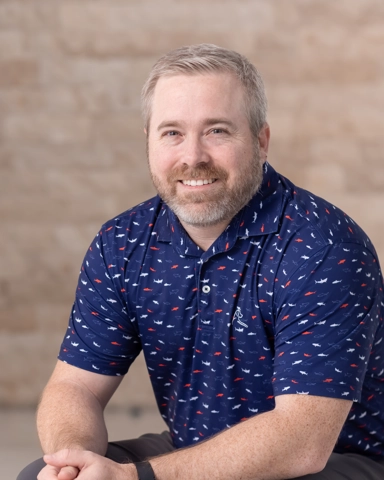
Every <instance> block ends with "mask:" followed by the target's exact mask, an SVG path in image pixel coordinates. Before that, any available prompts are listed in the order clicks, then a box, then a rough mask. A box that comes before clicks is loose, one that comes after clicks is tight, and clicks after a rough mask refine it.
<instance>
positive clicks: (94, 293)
mask: <svg viewBox="0 0 384 480" xmlns="http://www.w3.org/2000/svg"><path fill="white" fill-rule="evenodd" d="M383 302H384V297H383V280H382V275H381V271H380V266H379V263H378V258H377V255H376V252H375V250H374V247H373V246H372V244H371V242H370V240H369V238H368V237H367V235H366V234H365V233H364V232H363V231H362V230H361V229H360V228H359V226H358V225H356V223H355V222H354V221H353V220H352V219H351V218H350V217H348V216H347V215H346V214H345V213H343V212H342V211H341V210H339V209H338V208H336V207H335V206H333V205H331V204H330V203H328V202H327V201H325V200H323V199H321V198H319V197H317V196H315V195H313V194H311V193H309V192H307V191H305V190H303V189H301V188H298V187H296V186H294V185H293V184H292V183H291V182H290V181H289V180H288V179H286V178H284V177H283V176H281V175H279V174H278V173H277V172H276V171H275V170H274V169H273V168H272V167H271V165H269V164H268V163H266V164H265V166H264V180H263V184H262V186H261V188H260V191H259V192H258V193H257V194H256V195H255V196H254V198H253V199H252V200H251V201H250V203H249V204H248V205H247V206H246V207H244V208H243V209H242V210H241V211H240V212H239V213H238V214H237V215H236V216H235V217H234V218H233V220H232V221H231V223H230V224H229V225H228V227H227V228H226V230H225V231H224V232H223V233H222V235H221V236H220V237H219V238H218V239H217V240H216V241H215V242H214V243H213V245H212V246H211V247H210V248H209V249H208V250H207V251H205V252H204V251H202V250H201V249H200V248H199V247H198V246H197V245H196V244H195V243H194V242H193V241H191V239H190V238H189V236H188V235H187V233H186V232H185V230H184V229H183V227H182V226H181V224H180V223H179V221H178V219H177V218H176V217H175V215H174V214H173V212H172V211H171V210H170V209H169V208H168V207H167V206H166V205H165V204H164V203H163V202H162V201H161V199H160V198H159V197H154V198H152V199H151V200H149V201H147V202H144V203H142V204H140V205H139V206H137V207H135V208H132V209H130V210H128V211H127V212H124V213H123V214H121V215H119V216H118V217H116V218H114V219H112V220H110V221H109V222H107V223H106V224H105V225H103V227H102V228H101V230H100V231H99V233H98V234H97V236H96V238H95V239H94V241H93V242H92V244H91V246H90V247H89V250H88V252H87V253H86V256H85V258H84V262H83V265H82V267H81V271H80V276H79V282H78V287H77V291H76V299H75V303H74V306H73V310H72V313H71V316H70V321H69V326H68V330H67V333H66V335H65V338H64V341H63V344H62V347H61V351H60V354H59V358H60V359H61V360H63V361H65V362H68V363H69V364H72V365H75V366H77V367H79V368H82V369H86V370H89V371H92V372H96V373H99V374H103V375H125V374H126V373H127V371H128V369H129V367H130V365H131V364H132V362H133V361H134V359H135V358H136V357H137V355H138V354H139V353H140V351H141V350H143V353H144V356H145V360H146V364H147V368H148V373H149V375H150V379H151V382H152V385H153V389H154V393H155V396H156V401H157V404H158V407H159V410H160V413H161V415H162V417H163V418H164V420H165V422H166V423H167V425H168V427H169V429H170V432H171V434H172V438H173V442H174V444H175V446H176V447H177V448H178V447H185V446H188V445H193V444H195V443H196V442H199V441H200V440H202V439H206V438H208V437H209V436H211V435H213V434H215V433H217V432H219V431H221V430H223V429H225V428H228V427H231V426H232V425H234V424H236V423H238V422H240V421H243V420H246V419H248V418H249V417H251V416H254V415H258V414H260V413H263V412H266V411H269V410H271V409H273V408H274V406H275V397H276V396H277V395H284V394H301V395H318V396H326V397H332V398H342V399H343V398H345V399H348V400H353V402H354V403H353V407H352V409H351V412H350V414H349V416H348V419H347V421H346V423H345V425H344V427H343V430H342V432H341V434H340V437H339V440H338V442H337V445H336V447H335V451H336V452H340V453H345V452H356V453H364V454H365V455H371V456H376V457H382V456H384V450H383V442H384V409H383V408H382V405H383V393H384V342H383V335H384V331H383V328H384V327H383V313H384V303H383Z"/></svg>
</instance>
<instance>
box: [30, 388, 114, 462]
mask: <svg viewBox="0 0 384 480" xmlns="http://www.w3.org/2000/svg"><path fill="white" fill-rule="evenodd" d="M37 429H38V434H39V438H40V442H41V446H42V449H43V451H44V453H52V452H56V451H58V450H60V449H63V448H74V449H82V450H90V451H93V452H95V453H99V454H100V455H104V454H105V452H106V449H107V443H108V436H107V430H106V427H105V422H104V416H103V409H102V407H101V405H100V403H99V402H98V400H97V399H96V397H95V396H94V395H93V394H92V393H91V392H90V391H88V390H86V389H84V388H83V387H81V386H80V385H77V384H76V383H72V382H69V381H68V382H63V383H53V384H51V385H48V386H47V387H46V389H45V390H44V392H43V395H42V399H41V402H40V405H39V408H38V412H37Z"/></svg>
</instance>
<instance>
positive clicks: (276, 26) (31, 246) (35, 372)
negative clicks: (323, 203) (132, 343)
mask: <svg viewBox="0 0 384 480" xmlns="http://www.w3.org/2000/svg"><path fill="white" fill-rule="evenodd" d="M200 42H210V43H217V44H220V45H222V46H224V47H228V48H232V49H234V50H237V51H239V52H241V53H243V54H245V55H246V56H248V58H249V59H250V60H251V61H252V62H254V63H255V64H256V65H257V66H258V68H259V70H260V72H261V73H262V75H263V77H264V80H265V84H266V88H267V94H268V98H269V123H270V125H271V130H272V141H271V149H270V154H269V160H270V162H271V163H272V165H274V166H275V167H276V168H277V169H278V170H279V171H281V173H283V174H284V175H286V176H287V177H288V178H290V179H291V180H293V181H294V182H296V183H297V184H298V185H300V186H303V187H305V188H307V189H308V190H311V191H313V193H315V194H317V195H320V196H323V197H325V198H327V199H328V200H330V201H331V202H333V203H335V204H336V205H338V206H339V207H341V208H342V209H344V210H345V211H346V212H347V213H348V214H349V215H351V216H352V218H354V220H355V221H356V222H358V223H359V224H360V225H361V226H362V227H363V228H364V229H365V230H366V232H367V233H368V235H369V236H370V237H371V239H372V241H373V242H374V244H375V246H376V249H377V251H378V253H379V257H380V258H381V259H383V257H384V215H383V207H384V160H383V152H384V114H383V112H384V55H383V45H384V2H383V1H382V0H338V1H334V0H276V1H271V0H212V1H211V2H206V1H205V0H193V1H192V0H186V1H184V2H177V1H176V0H164V1H157V0H141V1H139V0H81V1H77V0H76V1H75V0H61V1H59V0H28V1H22V0H0V219H1V228H0V244H1V249H0V365H2V368H1V369H0V405H12V406H34V405H36V402H37V400H38V398H39V395H40V393H41V390H42V389H43V387H44V384H45V382H46V381H47V379H48V377H49V375H50V372H51V371H52V368H53V366H54V364H55V362H56V355H57V352H58V349H59V345H60V342H61V340H62V338H63V335H64V333H65V329H66V325H67V321H68V315H69V312H70V310H71V307H72V302H73V298H74V292H75V289H76V282H77V277H78V271H79V267H80V264H81V261H82V257H83V255H84V253H85V251H86V249H87V248H88V245H89V243H90V242H91V240H92V238H93V236H94V235H95V234H96V233H97V231H98V229H99V228H100V225H101V224H102V223H104V222H105V221H106V220H108V219H109V218H111V217H113V216H114V215H116V214H118V213H120V212H122V211H124V210H125V209H127V208H129V207H131V206H133V205H135V204H137V203H139V202H141V201H143V200H145V199H146V198H148V197H150V196H152V195H153V194H154V189H153V186H152V184H151V180H150V178H149V175H148V172H147V162H146V155H145V137H144V134H143V129H142V120H141V117H140V91H141V88H142V85H143V82H144V81H145V78H146V76H147V74H148V72H149V69H150V67H151V65H152V64H153V63H154V62H155V61H156V59H157V58H158V57H159V55H161V54H162V53H164V52H166V51H167V50H169V49H172V48H176V47H179V46H181V45H185V44H190V43H200ZM382 263H383V260H382ZM112 405H114V406H117V407H123V408H129V407H132V406H135V405H140V406H146V407H147V406H148V408H149V407H150V408H152V407H153V406H154V401H153V395H152V392H151V387H150V385H149V381H148V379H147V377H146V374H145V367H144V363H143V359H142V358H141V357H140V358H139V360H138V361H137V362H135V364H134V366H133V367H132V371H131V372H130V374H129V375H128V378H127V379H126V380H124V382H123V385H122V387H121V388H120V389H119V390H118V392H117V394H116V396H115V397H114V398H113V400H112Z"/></svg>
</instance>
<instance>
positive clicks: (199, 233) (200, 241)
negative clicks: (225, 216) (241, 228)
mask: <svg viewBox="0 0 384 480" xmlns="http://www.w3.org/2000/svg"><path fill="white" fill-rule="evenodd" d="M180 223H181V224H182V225H183V227H184V229H185V231H186V232H187V233H188V235H189V236H190V238H191V239H192V240H193V241H194V242H195V243H196V245H198V246H199V247H200V248H201V249H202V250H204V251H206V250H208V248H209V247H210V246H211V245H212V244H213V243H214V241H215V240H216V239H217V238H219V237H220V235H221V234H222V233H223V232H224V230H225V229H226V228H227V226H228V224H229V222H228V221H224V222H222V223H219V224H217V225H209V226H207V227H201V226H200V227H197V226H195V225H190V224H188V223H184V222H182V221H181V220H180Z"/></svg>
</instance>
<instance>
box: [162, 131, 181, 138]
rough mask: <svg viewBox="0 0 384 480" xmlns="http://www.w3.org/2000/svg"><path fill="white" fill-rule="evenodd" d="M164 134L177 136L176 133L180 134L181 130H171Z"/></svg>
mask: <svg viewBox="0 0 384 480" xmlns="http://www.w3.org/2000/svg"><path fill="white" fill-rule="evenodd" d="M164 135H165V136H166V137H175V136H176V135H179V132H177V131H176V130H170V131H169V132H165V133H164Z"/></svg>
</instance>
